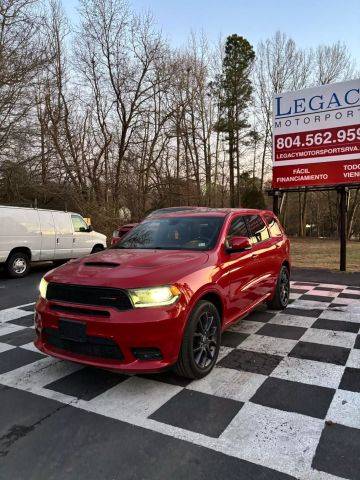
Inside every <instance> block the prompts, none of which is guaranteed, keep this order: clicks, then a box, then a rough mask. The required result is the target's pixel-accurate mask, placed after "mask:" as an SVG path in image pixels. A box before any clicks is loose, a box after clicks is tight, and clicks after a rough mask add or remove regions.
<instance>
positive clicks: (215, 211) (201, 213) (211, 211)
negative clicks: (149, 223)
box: [147, 207, 274, 218]
mask: <svg viewBox="0 0 360 480" xmlns="http://www.w3.org/2000/svg"><path fill="white" fill-rule="evenodd" d="M264 213H267V214H271V215H274V214H273V212H272V211H270V210H259V209H254V208H210V207H194V209H193V210H181V211H176V212H169V213H161V212H160V213H158V214H153V215H152V216H151V218H170V217H227V216H228V215H230V214H238V215H260V214H264ZM147 218H148V217H147Z"/></svg>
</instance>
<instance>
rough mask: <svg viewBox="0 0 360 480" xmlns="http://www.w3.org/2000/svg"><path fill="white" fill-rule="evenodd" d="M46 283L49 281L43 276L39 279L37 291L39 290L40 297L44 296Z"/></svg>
mask: <svg viewBox="0 0 360 480" xmlns="http://www.w3.org/2000/svg"><path fill="white" fill-rule="evenodd" d="M48 283H49V282H47V281H46V280H45V278H44V277H43V278H42V279H41V282H40V285H39V291H40V297H42V298H46V290H47V286H48Z"/></svg>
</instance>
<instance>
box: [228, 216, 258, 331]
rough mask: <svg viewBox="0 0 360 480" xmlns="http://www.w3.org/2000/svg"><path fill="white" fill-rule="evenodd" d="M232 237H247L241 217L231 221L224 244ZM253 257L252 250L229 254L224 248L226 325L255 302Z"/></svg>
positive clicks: (255, 271)
mask: <svg viewBox="0 0 360 480" xmlns="http://www.w3.org/2000/svg"><path fill="white" fill-rule="evenodd" d="M234 236H236V237H248V236H249V234H248V229H247V226H246V223H245V220H244V217H243V216H241V215H240V216H237V217H234V218H233V219H232V221H231V223H230V226H229V227H228V231H227V233H226V240H225V243H226V242H227V241H229V240H230V239H231V238H232V237H234ZM253 256H254V252H253V250H252V249H251V250H244V251H242V252H231V253H229V252H226V249H225V248H224V253H223V262H222V266H221V269H222V276H223V278H224V277H225V278H226V279H227V285H228V287H227V290H228V295H227V308H228V315H227V317H228V318H229V321H228V323H231V322H232V321H233V320H235V319H236V318H238V317H239V316H241V314H242V313H243V312H244V311H245V310H246V309H248V308H249V307H250V306H251V305H252V304H253V303H254V302H256V300H257V296H256V293H255V291H254V289H253V288H252V285H253V283H254V281H255V279H256V277H257V276H258V274H259V272H258V271H257V268H256V265H255V264H254V259H253Z"/></svg>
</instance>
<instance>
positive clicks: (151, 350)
mask: <svg viewBox="0 0 360 480" xmlns="http://www.w3.org/2000/svg"><path fill="white" fill-rule="evenodd" d="M132 353H133V355H134V357H135V358H137V359H138V360H143V361H148V360H161V359H162V358H163V356H162V353H161V351H160V350H159V349H158V348H155V347H145V348H144V347H136V348H133V349H132Z"/></svg>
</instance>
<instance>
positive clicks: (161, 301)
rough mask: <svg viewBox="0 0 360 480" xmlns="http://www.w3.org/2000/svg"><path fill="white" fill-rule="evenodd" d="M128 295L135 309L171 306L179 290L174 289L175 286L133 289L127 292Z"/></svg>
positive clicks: (178, 294) (177, 296)
mask: <svg viewBox="0 0 360 480" xmlns="http://www.w3.org/2000/svg"><path fill="white" fill-rule="evenodd" d="M128 293H129V295H130V298H131V301H132V303H133V305H134V307H135V308H139V307H159V306H162V305H171V304H173V303H175V302H176V300H177V299H178V298H179V296H180V290H179V289H178V288H177V287H175V285H166V286H164V287H151V288H134V289H130V290H128Z"/></svg>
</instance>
